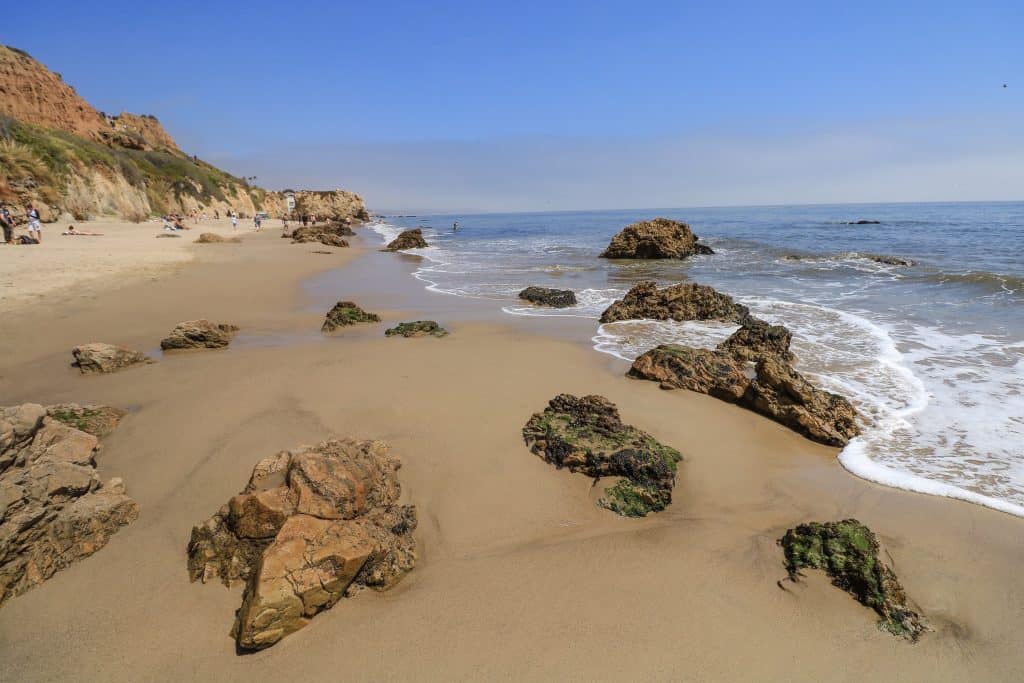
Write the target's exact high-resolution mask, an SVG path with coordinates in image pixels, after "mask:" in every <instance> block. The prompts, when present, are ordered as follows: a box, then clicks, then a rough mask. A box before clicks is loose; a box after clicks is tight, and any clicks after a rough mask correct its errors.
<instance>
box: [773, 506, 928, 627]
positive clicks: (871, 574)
mask: <svg viewBox="0 0 1024 683" xmlns="http://www.w3.org/2000/svg"><path fill="white" fill-rule="evenodd" d="M779 545H781V546H782V549H783V552H784V553H785V556H786V571H788V572H789V578H790V579H791V580H793V581H797V580H798V578H799V577H800V576H801V574H800V570H802V569H808V568H809V569H820V570H822V571H824V572H825V573H826V574H827V575H828V576H829V578H831V579H832V584H833V585H834V586H838V587H839V588H842V589H843V590H845V591H846V592H847V593H850V594H851V595H852V596H853V597H855V598H856V599H857V602H859V603H861V604H862V605H866V606H867V607H870V608H871V609H873V610H875V612H877V613H878V615H879V616H880V617H881V619H880V621H879V626H880V627H881V628H883V629H885V630H886V631H889V632H890V633H892V634H894V635H897V636H902V637H904V638H908V639H909V640H915V641H916V640H917V639H918V638H919V637H920V635H921V634H922V633H924V631H926V630H927V627H926V626H925V623H924V620H923V619H922V617H921V615H919V614H918V613H917V612H915V611H914V610H913V609H911V608H910V607H909V606H908V605H907V596H906V593H905V592H904V591H903V586H902V585H900V582H899V580H898V579H897V578H896V575H895V574H894V573H893V571H892V569H890V568H889V567H888V566H887V565H886V564H885V563H883V562H882V560H881V559H879V557H878V539H877V538H875V534H874V533H873V532H872V531H871V530H870V529H868V528H867V527H866V526H864V525H863V524H861V523H860V522H859V521H857V520H856V519H844V520H842V521H840V522H825V523H820V522H810V523H808V524H801V525H799V526H797V527H796V528H794V529H790V530H788V531H787V532H786V534H785V535H784V536H783V537H782V538H781V539H779Z"/></svg>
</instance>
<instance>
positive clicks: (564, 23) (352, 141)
mask: <svg viewBox="0 0 1024 683" xmlns="http://www.w3.org/2000/svg"><path fill="white" fill-rule="evenodd" d="M12 5H14V6H12V7H10V8H7V9H5V10H4V12H3V18H4V21H3V27H2V28H0V40H2V41H3V42H4V43H7V44H11V45H14V46H17V47H20V48H23V49H25V50H28V51H29V52H30V53H32V54H33V55H34V56H36V57H37V58H38V59H40V60H41V61H43V62H44V63H45V64H47V65H48V66H49V67H50V68H52V69H53V70H55V71H58V72H60V73H61V74H62V75H63V76H64V78H65V80H66V81H68V82H69V83H71V84H72V85H74V86H75V87H76V88H77V89H78V91H79V92H80V93H81V94H82V95H83V96H85V97H86V99H88V100H89V101H90V102H91V103H93V104H94V105H95V106H96V107H97V108H99V109H102V110H105V111H112V112H114V111H121V110H129V111H134V112H137V113H152V114H155V115H157V116H158V117H159V118H160V119H161V121H163V122H164V124H165V126H166V127H167V128H168V130H169V131H170V132H171V133H172V135H174V136H175V138H176V139H177V140H178V142H179V144H180V145H181V146H182V147H183V148H185V149H186V150H188V151H189V152H193V153H197V154H199V155H200V156H202V157H204V158H207V159H210V160H211V161H214V162H217V163H221V164H223V165H225V166H226V167H228V168H229V169H230V170H232V171H234V172H236V173H238V174H242V175H257V176H258V177H259V178H260V182H261V183H265V184H268V185H270V186H284V185H306V186H318V187H336V186H345V187H351V188H353V189H355V190H357V191H360V192H361V193H363V194H364V195H365V196H366V198H367V200H368V201H369V203H370V204H371V205H372V206H376V207H380V208H416V209H481V210H512V209H547V208H566V209H568V208H630V207H639V206H687V205H707V204H750V203H789V202H819V201H824V202H832V201H898V200H908V201H910V200H929V199H934V200H958V199H996V198H1002V199H1019V198H1024V190H1022V189H1021V188H1024V130H1022V126H1024V117H1022V116H1021V115H1022V114H1024V69H1022V67H1024V47H1022V45H1024V3H1021V2H993V3H984V2H981V3H964V2H960V3H941V2H931V3H898V2H887V3H872V2H859V3H822V2H815V3H729V2H717V3H701V4H696V3H683V2H631V3H625V2H564V3H551V2H545V3H540V2H516V3H502V4H497V3H480V2H472V3H471V2H432V3H413V2H377V3H365V2H361V3H347V2H341V3H327V2H304V3H290V4H289V3H269V2H262V1H258V0H257V1H253V2H247V3H233V2H220V3H199V2H191V1H183V2H176V3H138V2H132V3H128V2H121V1H120V0H114V1H106V2H102V3H82V2H74V3H72V2H47V1H45V0H44V1H39V2H33V3H17V4H14V3H12ZM1003 83H1007V84H1008V85H1009V87H1008V88H1006V89H1004V88H1002V84H1003Z"/></svg>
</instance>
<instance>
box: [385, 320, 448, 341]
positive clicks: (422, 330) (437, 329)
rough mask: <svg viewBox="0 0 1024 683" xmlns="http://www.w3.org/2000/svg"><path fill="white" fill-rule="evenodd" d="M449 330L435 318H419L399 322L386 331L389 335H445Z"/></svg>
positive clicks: (386, 334)
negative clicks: (409, 321) (408, 321)
mask: <svg viewBox="0 0 1024 683" xmlns="http://www.w3.org/2000/svg"><path fill="white" fill-rule="evenodd" d="M447 334H448V330H446V329H444V328H443V327H441V326H440V325H438V324H437V323H436V322H434V321H433V320H417V321H415V322H411V323H399V324H398V325H396V326H395V327H392V328H389V329H387V330H385V331H384V335H385V336H387V337H396V336H401V337H426V336H431V337H444V336H446V335H447Z"/></svg>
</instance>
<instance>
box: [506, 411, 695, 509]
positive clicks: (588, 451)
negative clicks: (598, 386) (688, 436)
mask: <svg viewBox="0 0 1024 683" xmlns="http://www.w3.org/2000/svg"><path fill="white" fill-rule="evenodd" d="M523 439H524V440H525V441H526V445H527V446H529V447H530V450H531V451H532V452H533V453H534V454H535V455H537V456H539V457H541V458H542V459H543V460H544V461H545V462H548V463H551V464H552V465H554V466H555V467H558V468H562V467H567V468H569V470H570V471H571V472H582V473H583V474H585V475H587V476H588V477H594V478H595V479H598V478H600V477H622V479H621V480H620V481H619V482H618V483H617V484H615V485H614V486H611V487H609V488H607V489H605V495H604V497H603V498H601V500H600V505H602V506H603V507H606V508H608V509H609V510H612V511H614V512H617V513H619V514H620V515H625V516H627V517H643V516H645V515H647V514H648V513H651V512H657V511H659V510H664V509H665V507H666V506H668V505H669V504H670V503H671V502H672V488H673V487H674V486H675V483H676V469H677V466H678V463H679V461H680V460H682V455H680V453H679V451H677V450H676V449H674V448H671V447H669V446H665V445H663V444H661V443H659V442H658V441H657V440H656V439H655V438H654V437H653V436H651V435H650V434H647V433H646V432H643V431H641V430H639V429H637V428H636V427H633V426H632V425H627V424H623V422H622V419H621V418H620V417H619V411H618V408H616V407H615V404H614V403H612V402H611V401H609V400H608V399H606V398H604V397H602V396H584V397H582V398H578V397H576V396H572V395H570V394H560V395H558V396H556V397H555V398H553V399H551V401H550V402H549V403H548V407H547V408H545V409H544V411H543V412H540V413H535V414H534V415H533V416H532V417H531V418H530V419H529V421H528V422H527V423H526V426H525V427H523Z"/></svg>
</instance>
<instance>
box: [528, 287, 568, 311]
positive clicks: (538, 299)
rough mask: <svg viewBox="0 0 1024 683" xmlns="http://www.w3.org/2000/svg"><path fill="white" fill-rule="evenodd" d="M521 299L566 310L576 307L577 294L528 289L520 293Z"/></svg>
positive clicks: (548, 288) (549, 289)
mask: <svg viewBox="0 0 1024 683" xmlns="http://www.w3.org/2000/svg"><path fill="white" fill-rule="evenodd" d="M519 298H520V299H524V300H526V301H529V302H530V303H534V304H538V305H540V306H552V307H554V308H566V307H567V306H575V305H576V293H575V292H573V291H572V290H571V289H551V288H550V287H527V288H526V289H524V290H523V291H521V292H519Z"/></svg>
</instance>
